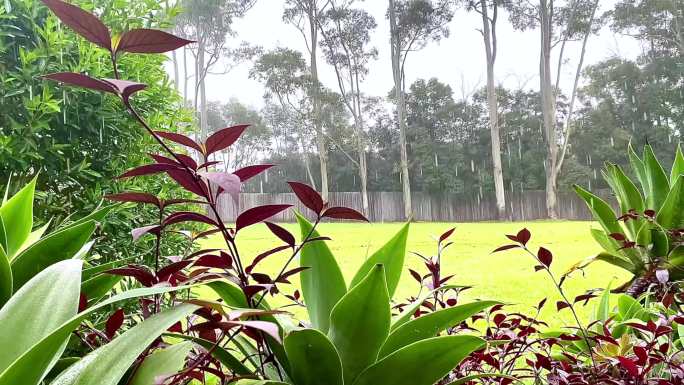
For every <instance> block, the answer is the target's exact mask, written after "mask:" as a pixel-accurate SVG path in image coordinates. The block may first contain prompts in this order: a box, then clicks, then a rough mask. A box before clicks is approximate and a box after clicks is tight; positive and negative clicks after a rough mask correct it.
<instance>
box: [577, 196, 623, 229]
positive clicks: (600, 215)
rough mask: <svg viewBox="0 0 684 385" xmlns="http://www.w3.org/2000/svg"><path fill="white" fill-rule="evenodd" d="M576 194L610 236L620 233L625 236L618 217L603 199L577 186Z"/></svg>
mask: <svg viewBox="0 0 684 385" xmlns="http://www.w3.org/2000/svg"><path fill="white" fill-rule="evenodd" d="M574 187H575V192H576V193H577V195H579V196H580V198H582V199H583V200H584V202H585V203H586V204H587V207H589V210H590V211H591V213H592V215H593V216H594V219H596V220H597V221H598V222H599V223H600V224H601V226H602V227H603V229H604V230H605V231H606V233H608V234H613V233H620V234H623V231H622V227H620V224H619V223H618V221H617V215H615V213H614V212H613V209H612V208H611V207H610V205H608V203H606V202H605V201H604V200H603V199H601V198H599V197H597V196H596V195H594V194H592V193H590V192H589V191H587V190H585V189H583V188H582V187H581V186H579V185H575V186H574Z"/></svg>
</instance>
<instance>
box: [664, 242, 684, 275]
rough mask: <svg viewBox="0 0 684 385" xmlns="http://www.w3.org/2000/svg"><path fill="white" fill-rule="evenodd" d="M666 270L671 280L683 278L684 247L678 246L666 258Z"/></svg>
mask: <svg viewBox="0 0 684 385" xmlns="http://www.w3.org/2000/svg"><path fill="white" fill-rule="evenodd" d="M667 264H668V269H669V270H670V276H671V278H672V279H673V280H680V279H683V278H684V246H682V245H679V246H677V247H675V248H674V249H672V251H670V255H668V256H667Z"/></svg>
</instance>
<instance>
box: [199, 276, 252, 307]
mask: <svg viewBox="0 0 684 385" xmlns="http://www.w3.org/2000/svg"><path fill="white" fill-rule="evenodd" d="M207 286H209V288H211V289H212V290H213V291H214V292H216V294H217V295H218V296H219V297H221V299H222V300H223V302H224V303H225V304H226V305H228V306H231V307H235V308H239V309H246V308H248V307H249V304H247V298H245V294H244V293H243V292H242V289H240V288H239V287H237V286H235V285H233V284H232V283H229V282H226V281H215V282H211V283H209V284H207Z"/></svg>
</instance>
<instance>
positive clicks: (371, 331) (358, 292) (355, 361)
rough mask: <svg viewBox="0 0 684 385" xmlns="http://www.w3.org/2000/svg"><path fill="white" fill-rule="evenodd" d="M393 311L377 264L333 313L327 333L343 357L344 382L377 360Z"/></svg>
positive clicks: (336, 306)
mask: <svg viewBox="0 0 684 385" xmlns="http://www.w3.org/2000/svg"><path fill="white" fill-rule="evenodd" d="M390 321H391V311H390V302H389V294H388V293H387V282H386V280H385V269H384V267H383V266H382V265H376V266H375V267H374V268H373V269H372V270H371V271H370V272H369V273H368V275H367V276H366V278H364V279H363V280H362V281H361V282H359V284H358V285H356V286H354V287H353V288H352V289H351V290H349V292H348V293H347V294H345V296H344V297H342V299H340V302H338V303H337V305H335V308H333V310H332V313H331V314H330V331H329V332H328V337H329V338H330V340H331V341H332V342H333V344H334V345H335V347H336V348H337V352H338V353H339V355H340V359H341V361H342V368H343V371H344V379H345V380H344V381H345V383H352V382H353V381H354V379H355V378H356V376H358V375H359V373H361V371H363V370H364V369H365V368H367V367H368V366H370V365H371V364H372V363H374V362H375V361H376V360H377V358H378V353H379V352H380V348H381V347H382V344H383V343H384V342H385V339H387V336H388V335H389V328H390Z"/></svg>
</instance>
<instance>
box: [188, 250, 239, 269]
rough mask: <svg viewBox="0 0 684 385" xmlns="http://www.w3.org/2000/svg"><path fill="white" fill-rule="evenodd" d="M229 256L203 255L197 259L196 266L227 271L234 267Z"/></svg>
mask: <svg viewBox="0 0 684 385" xmlns="http://www.w3.org/2000/svg"><path fill="white" fill-rule="evenodd" d="M227 256H228V255H227V254H223V253H222V254H221V255H213V254H210V255H203V256H201V257H199V258H197V261H196V262H195V266H205V267H215V268H217V269H227V268H229V267H230V266H231V265H232V261H231V260H230V258H227Z"/></svg>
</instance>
